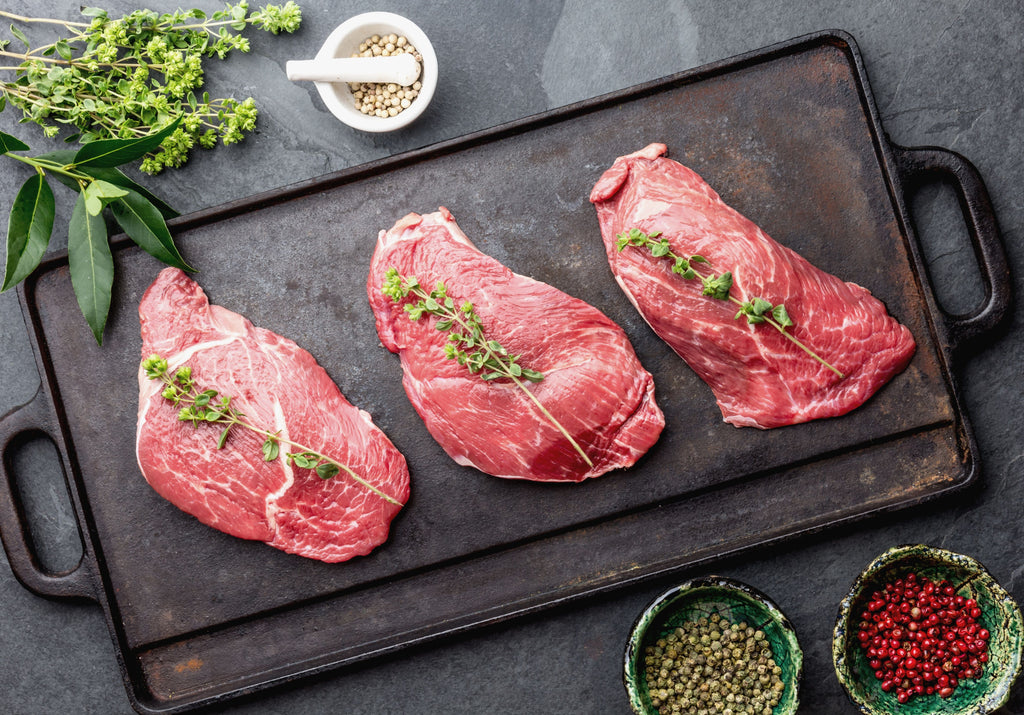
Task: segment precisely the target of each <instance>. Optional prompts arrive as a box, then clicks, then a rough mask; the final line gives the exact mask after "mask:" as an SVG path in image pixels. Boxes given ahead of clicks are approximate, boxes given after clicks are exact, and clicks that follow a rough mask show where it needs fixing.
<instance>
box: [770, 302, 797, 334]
mask: <svg viewBox="0 0 1024 715" xmlns="http://www.w3.org/2000/svg"><path fill="white" fill-rule="evenodd" d="M772 317H773V318H775V322H776V323H778V324H779V325H781V326H782V327H783V328H788V327H789V326H791V325H792V324H793V320H792V319H791V318H790V317H789V313H787V312H786V306H785V305H783V304H782V303H779V304H778V305H777V306H775V307H774V308H772Z"/></svg>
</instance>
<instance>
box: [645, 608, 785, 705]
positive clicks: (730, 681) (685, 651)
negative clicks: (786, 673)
mask: <svg viewBox="0 0 1024 715" xmlns="http://www.w3.org/2000/svg"><path fill="white" fill-rule="evenodd" d="M644 655H645V658H644V661H643V662H644V664H645V666H646V667H645V669H644V676H645V679H646V680H647V683H648V689H649V691H650V692H651V695H652V704H654V703H653V700H657V704H655V708H656V709H657V711H658V712H659V713H726V712H729V713H732V714H733V715H758V714H760V713H763V712H768V713H770V712H771V711H772V708H773V707H774V705H776V704H778V702H779V699H780V697H781V695H782V692H783V690H784V688H785V686H784V684H783V683H782V680H781V678H780V675H781V673H782V669H781V668H780V667H779V666H778V664H777V663H776V662H775V660H774V658H773V656H772V652H771V647H770V645H769V643H768V641H767V639H766V636H765V634H764V632H763V631H761V630H759V629H755V628H753V627H751V626H750V625H748V624H747V623H745V622H740V623H732V622H731V621H729V620H728V619H727V618H724V617H722V616H721V615H720V614H718V613H712V614H710V615H709V616H707V617H701V618H698V619H695V620H692V621H688V622H685V623H683V624H676V625H675V626H674V627H673V628H672V629H670V630H667V631H665V632H664V633H663V634H661V638H659V639H658V641H657V642H656V643H655V645H654V646H651V647H649V648H648V649H647V650H646V651H645V653H644Z"/></svg>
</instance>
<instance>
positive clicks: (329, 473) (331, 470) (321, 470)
mask: <svg viewBox="0 0 1024 715" xmlns="http://www.w3.org/2000/svg"><path fill="white" fill-rule="evenodd" d="M340 471H341V470H340V469H339V468H338V465H337V464H334V463H333V462H324V463H323V464H318V465H317V467H316V475H317V476H318V477H320V478H321V479H330V478H331V477H334V476H336V475H337V474H338V472H340Z"/></svg>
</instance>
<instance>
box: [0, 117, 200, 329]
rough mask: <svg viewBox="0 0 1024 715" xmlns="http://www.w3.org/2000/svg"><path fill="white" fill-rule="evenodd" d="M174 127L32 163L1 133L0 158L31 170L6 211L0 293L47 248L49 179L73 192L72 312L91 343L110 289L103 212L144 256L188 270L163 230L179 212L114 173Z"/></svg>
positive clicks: (103, 318)
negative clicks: (83, 323) (75, 308)
mask: <svg viewBox="0 0 1024 715" xmlns="http://www.w3.org/2000/svg"><path fill="white" fill-rule="evenodd" d="M179 121H180V120H175V121H173V122H171V123H170V124H168V125H167V126H166V127H164V128H163V129H161V130H160V131H158V132H156V133H154V134H149V135H146V136H142V137H137V138H133V139H105V140H100V141H94V142H89V143H88V144H85V145H83V146H82V148H81V149H79V150H78V151H77V152H76V151H71V150H65V151H54V152H50V153H47V154H40V155H38V156H34V157H33V156H22V155H20V154H17V153H15V152H21V151H29V150H30V149H29V147H28V145H27V144H25V143H24V142H22V141H21V140H20V139H18V138H17V137H13V136H11V135H10V134H6V133H4V132H0V155H3V156H6V157H8V158H10V159H14V160H15V161H20V162H21V163H23V164H27V165H29V166H31V167H32V168H33V169H35V173H34V174H32V175H31V176H30V177H29V178H28V179H27V180H26V181H25V183H24V184H23V185H22V187H21V189H20V190H19V191H18V194H17V196H15V198H14V203H13V205H12V206H11V212H10V217H9V219H8V225H7V258H6V265H5V268H4V279H3V285H2V286H0V292H2V291H5V290H7V289H9V288H11V287H13V286H15V285H17V284H18V283H20V282H21V281H22V280H24V279H25V278H26V277H28V276H29V275H30V274H31V273H32V272H33V271H34V270H35V269H36V267H37V266H38V265H39V261H40V260H41V259H42V257H43V254H44V253H45V252H46V248H47V246H48V245H49V242H50V237H51V236H52V234H53V222H54V215H55V208H56V207H55V203H56V202H55V200H54V196H53V190H52V189H51V188H50V185H49V183H48V182H47V176H52V177H53V178H55V179H57V180H58V181H60V182H61V183H62V184H65V185H66V186H68V187H69V188H71V189H73V190H74V191H77V192H78V199H77V201H76V202H75V206H74V209H73V211H72V213H71V219H70V221H69V223H68V265H69V268H70V271H71V285H72V287H73V288H74V291H75V296H76V298H77V299H78V306H79V308H80V309H81V311H82V314H83V315H84V316H85V319H86V322H88V324H89V327H90V328H91V329H92V333H93V335H94V336H95V338H96V342H97V343H100V344H102V342H103V328H104V326H105V325H106V322H107V315H108V313H109V311H110V291H111V287H112V285H113V281H114V261H113V257H112V255H111V253H110V244H109V243H108V236H107V224H106V222H105V221H104V218H103V212H104V210H105V209H107V210H109V211H110V213H111V214H112V215H113V217H114V220H115V221H116V222H117V223H118V225H119V226H120V227H121V229H122V230H123V231H124V232H125V233H126V234H128V236H129V237H130V238H131V239H132V240H133V241H135V243H137V244H138V245H139V246H140V247H141V248H142V249H144V250H145V251H147V252H148V253H150V254H151V255H153V256H154V257H155V258H158V259H159V260H161V261H163V262H164V263H166V264H168V265H171V266H175V267H177V268H181V269H182V270H189V271H190V270H192V269H191V267H189V265H188V264H186V263H185V261H184V259H182V257H181V254H180V253H179V252H178V249H177V247H176V246H175V245H174V239H173V238H172V237H171V233H170V231H169V230H168V228H167V223H166V219H168V218H172V217H174V216H177V212H176V211H174V209H172V208H171V207H170V206H168V205H167V204H166V203H164V202H163V201H162V200H160V199H159V198H157V197H156V196H154V195H153V194H151V193H150V192H149V191H147V190H146V189H145V188H143V187H142V186H140V185H139V184H137V183H135V182H134V181H132V180H131V179H130V178H128V177H127V176H126V175H125V174H124V173H122V172H121V171H120V170H119V169H118V168H117V167H118V166H121V165H122V164H126V163H129V162H133V161H135V160H136V159H138V158H139V157H141V156H142V155H144V154H146V153H147V152H149V151H152V150H153V149H154V148H156V147H158V146H159V145H160V142H161V141H163V140H164V139H165V138H166V137H167V136H169V135H170V134H172V133H173V132H174V131H175V130H176V128H177V126H178V123H179Z"/></svg>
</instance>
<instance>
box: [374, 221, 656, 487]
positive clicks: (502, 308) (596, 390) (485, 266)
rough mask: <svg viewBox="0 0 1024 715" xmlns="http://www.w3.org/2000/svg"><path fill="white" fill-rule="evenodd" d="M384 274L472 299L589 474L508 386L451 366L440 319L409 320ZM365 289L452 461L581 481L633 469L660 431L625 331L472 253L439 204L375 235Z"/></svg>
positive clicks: (409, 386)
mask: <svg viewBox="0 0 1024 715" xmlns="http://www.w3.org/2000/svg"><path fill="white" fill-rule="evenodd" d="M391 267H394V268H395V269H397V270H398V272H399V273H400V274H401V275H403V276H406V277H408V276H415V277H416V278H417V279H418V280H419V282H420V283H421V284H422V285H423V286H426V287H427V289H428V290H429V289H431V288H433V287H434V286H435V285H436V284H437V282H438V281H443V282H444V283H445V284H446V286H447V289H448V295H449V296H450V297H452V298H453V299H454V300H455V303H456V304H458V305H461V304H462V303H463V302H465V301H467V300H468V301H470V302H472V304H473V306H474V307H475V309H476V312H477V314H478V315H479V317H480V321H481V324H482V326H483V331H484V335H485V337H486V338H488V339H491V340H497V341H498V342H500V343H501V344H502V345H503V346H504V347H505V348H507V349H508V350H509V352H510V353H512V354H515V355H520V356H521V359H520V364H521V365H522V366H524V367H527V368H531V369H534V370H538V371H540V372H542V373H544V375H545V377H544V380H542V381H541V382H537V383H529V389H530V390H531V391H532V392H533V394H534V395H535V396H536V397H537V399H538V400H539V401H540V402H541V404H543V405H544V407H545V408H546V409H547V410H548V411H549V412H550V413H551V414H552V415H554V417H555V419H556V420H558V421H559V422H560V423H561V424H562V425H563V426H564V427H565V429H566V430H567V431H568V432H569V434H571V435H572V436H573V438H574V439H575V440H576V441H577V442H578V443H579V445H580V446H581V447H582V449H583V451H584V452H585V453H586V455H587V456H588V457H589V459H590V460H591V461H592V462H593V466H589V465H587V463H586V461H585V460H584V459H583V457H582V456H581V455H580V454H579V452H577V451H576V450H575V449H574V448H573V447H572V445H571V443H570V442H569V440H568V439H566V437H565V435H563V434H562V433H560V432H559V431H558V429H557V428H556V427H555V426H554V425H553V424H552V423H551V422H550V421H549V420H547V419H546V418H545V417H544V416H543V415H542V414H541V413H540V412H539V411H538V409H537V408H536V407H535V406H534V405H533V404H532V403H531V402H530V401H529V398H528V397H527V396H526V395H525V394H524V393H523V392H522V391H521V390H520V389H519V388H518V387H517V386H516V385H515V383H513V382H511V381H510V380H498V381H493V382H487V381H484V380H482V379H481V378H480V376H479V375H474V374H472V373H470V372H469V371H468V369H467V368H466V367H464V366H462V365H459V364H458V363H457V362H456V361H455V360H450V359H448V358H446V357H445V353H444V345H445V340H446V335H447V333H446V332H442V331H439V330H437V329H436V328H435V324H436V319H434V318H432V317H430V316H426V317H423V318H421V319H420V320H419V321H413V320H410V319H409V317H408V314H407V313H406V312H405V311H404V310H403V307H402V305H399V304H397V303H395V302H394V301H392V300H391V298H389V297H387V296H385V295H384V294H382V293H381V285H382V283H383V281H384V275H385V273H386V271H387V270H388V268H391ZM366 288H367V293H368V294H369V298H370V305H371V307H372V308H373V312H374V315H375V316H376V318H377V333H378V335H379V336H380V339H381V341H382V342H383V344H384V346H385V347H386V348H387V349H388V350H391V351H392V352H396V353H398V354H399V355H400V357H401V362H402V368H403V370H404V377H403V385H404V386H405V391H406V393H407V394H408V396H409V399H410V400H411V401H412V404H413V407H415V408H416V411H417V412H418V413H419V414H420V416H421V417H422V418H423V420H424V422H425V423H426V426H427V429H428V430H429V431H430V434H431V435H433V437H434V439H436V440H437V441H438V442H439V443H440V445H441V446H442V447H443V448H444V450H445V451H446V452H447V453H448V454H449V455H450V456H451V457H452V459H454V460H455V461H456V462H458V463H459V464H462V465H468V466H473V467H476V468H477V469H480V470H482V471H484V472H487V473H488V474H492V475H494V476H497V477H507V478H520V479H532V480H537V481H571V482H578V481H582V480H583V479H586V478H588V477H596V476H599V475H601V474H604V473H605V472H607V471H609V470H611V469H615V468H617V467H628V466H631V465H632V464H634V463H635V462H636V460H637V459H639V458H640V457H641V456H642V455H643V454H644V453H645V452H646V451H647V450H648V449H649V448H650V447H651V445H652V444H654V443H655V442H656V441H657V439H658V436H659V435H660V434H661V430H662V428H663V427H664V425H665V419H664V417H663V415H662V413H661V410H660V409H659V408H658V406H657V404H656V403H655V401H654V381H653V380H652V379H651V375H650V374H649V373H648V372H647V371H646V370H644V368H643V366H642V365H640V362H639V361H638V360H637V357H636V354H635V353H634V351H633V347H632V345H630V343H629V340H628V339H627V338H626V334H625V333H624V332H623V331H622V329H621V328H619V327H618V326H617V325H616V324H615V323H613V322H612V321H611V320H609V319H608V318H607V317H606V316H605V315H604V314H603V313H601V312H600V311H599V310H597V309H596V308H594V307H593V306H590V305H588V304H587V303H584V302H583V301H581V300H578V299H576V298H572V297H570V296H568V295H566V294H565V293H562V292H561V291H560V290H557V289H556V288H553V287H551V286H549V285H547V284H546V283H541V282H539V281H535V280H533V279H531V278H526V277H524V276H521V275H517V274H515V273H513V272H512V271H510V270H509V269H508V268H506V267H505V266H503V265H502V264H501V263H499V262H498V261H496V260H494V259H493V258H491V257H489V256H486V255H484V254H483V253H481V252H480V251H478V250H477V249H476V248H475V247H474V246H473V244H472V243H471V242H470V240H469V238H467V237H466V235H465V234H464V233H463V232H462V230H461V229H460V228H459V227H458V225H456V223H455V221H454V220H453V219H452V216H451V214H450V213H449V212H448V210H447V209H445V208H444V207H442V208H441V209H439V210H438V211H437V212H436V213H432V214H428V215H425V216H420V215H419V214H415V213H411V214H409V215H407V216H406V217H404V218H402V219H400V220H399V221H398V222H397V223H396V224H395V225H394V227H393V228H391V230H389V231H381V232H380V236H379V239H378V241H377V250H376V252H375V253H374V256H373V261H372V263H371V266H370V275H369V278H368V279H367V286H366ZM411 300H412V299H411V298H409V299H407V302H409V301H411Z"/></svg>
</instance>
